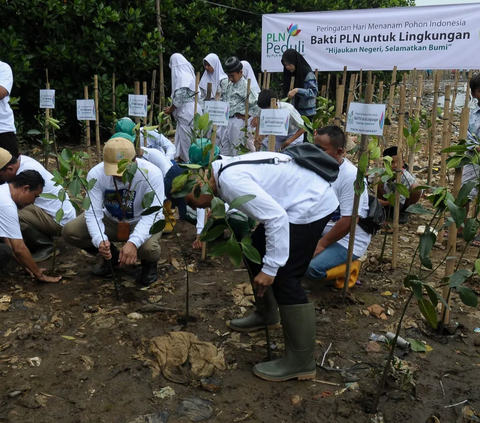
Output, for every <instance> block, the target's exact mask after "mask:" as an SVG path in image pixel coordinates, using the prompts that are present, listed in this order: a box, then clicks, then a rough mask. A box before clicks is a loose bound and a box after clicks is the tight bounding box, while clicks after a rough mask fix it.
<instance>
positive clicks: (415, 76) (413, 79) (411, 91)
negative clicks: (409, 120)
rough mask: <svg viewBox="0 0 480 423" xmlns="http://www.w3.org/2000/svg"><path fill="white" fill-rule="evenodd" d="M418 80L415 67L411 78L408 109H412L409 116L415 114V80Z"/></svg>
mask: <svg viewBox="0 0 480 423" xmlns="http://www.w3.org/2000/svg"><path fill="white" fill-rule="evenodd" d="M416 80H417V68H415V69H413V72H412V78H411V80H410V106H409V108H408V110H410V112H409V116H413V97H414V94H415V81H416Z"/></svg>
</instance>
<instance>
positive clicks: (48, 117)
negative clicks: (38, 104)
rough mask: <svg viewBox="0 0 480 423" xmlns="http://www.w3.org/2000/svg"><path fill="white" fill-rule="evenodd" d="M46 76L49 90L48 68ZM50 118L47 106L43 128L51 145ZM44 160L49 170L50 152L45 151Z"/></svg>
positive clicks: (46, 86)
mask: <svg viewBox="0 0 480 423" xmlns="http://www.w3.org/2000/svg"><path fill="white" fill-rule="evenodd" d="M45 76H46V81H47V82H46V85H45V88H46V89H47V90H49V89H50V82H49V80H48V69H45ZM49 119H50V109H48V108H47V109H45V126H44V128H43V129H44V130H45V140H46V142H47V146H48V145H50V131H49V127H50V124H49ZM47 146H46V148H48V147H47ZM45 151H47V150H44V152H45ZM43 160H44V163H43V165H44V166H45V169H47V170H48V154H45V153H44V157H43Z"/></svg>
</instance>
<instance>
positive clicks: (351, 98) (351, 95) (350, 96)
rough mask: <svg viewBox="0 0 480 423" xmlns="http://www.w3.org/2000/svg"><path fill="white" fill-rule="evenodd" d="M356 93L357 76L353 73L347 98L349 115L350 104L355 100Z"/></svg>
mask: <svg viewBox="0 0 480 423" xmlns="http://www.w3.org/2000/svg"><path fill="white" fill-rule="evenodd" d="M354 91H355V75H354V74H353V73H352V74H351V75H350V85H349V87H348V98H347V113H346V114H347V115H348V111H349V110H350V103H351V102H352V101H353V100H354V96H353V95H354Z"/></svg>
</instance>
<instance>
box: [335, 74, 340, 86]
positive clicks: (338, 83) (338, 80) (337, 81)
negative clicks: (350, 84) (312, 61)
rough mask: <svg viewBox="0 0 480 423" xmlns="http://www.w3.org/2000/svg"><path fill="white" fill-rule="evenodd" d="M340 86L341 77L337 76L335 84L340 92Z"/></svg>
mask: <svg viewBox="0 0 480 423" xmlns="http://www.w3.org/2000/svg"><path fill="white" fill-rule="evenodd" d="M339 85H340V75H338V74H337V75H336V82H335V89H337V90H338V86H339Z"/></svg>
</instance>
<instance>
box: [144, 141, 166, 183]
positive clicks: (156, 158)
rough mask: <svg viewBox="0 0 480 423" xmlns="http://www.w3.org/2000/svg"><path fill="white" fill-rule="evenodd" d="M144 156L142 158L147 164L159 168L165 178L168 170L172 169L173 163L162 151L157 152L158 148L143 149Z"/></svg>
mask: <svg viewBox="0 0 480 423" xmlns="http://www.w3.org/2000/svg"><path fill="white" fill-rule="evenodd" d="M142 150H143V156H142V158H143V159H144V160H146V161H147V162H150V163H153V164H154V165H155V166H157V167H158V168H159V169H160V170H161V171H162V173H163V176H165V175H166V174H167V172H168V170H169V169H170V168H171V167H172V162H171V161H170V160H169V159H168V157H167V156H166V155H165V153H164V152H163V151H162V150H157V149H156V148H147V147H142Z"/></svg>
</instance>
